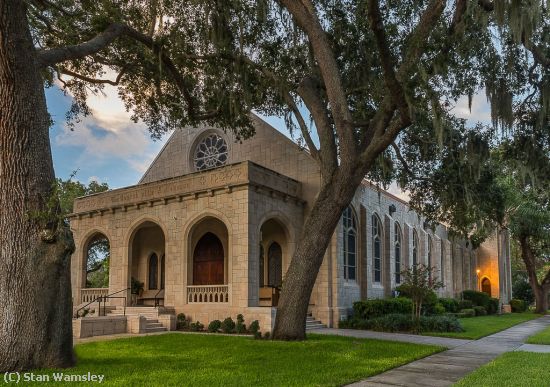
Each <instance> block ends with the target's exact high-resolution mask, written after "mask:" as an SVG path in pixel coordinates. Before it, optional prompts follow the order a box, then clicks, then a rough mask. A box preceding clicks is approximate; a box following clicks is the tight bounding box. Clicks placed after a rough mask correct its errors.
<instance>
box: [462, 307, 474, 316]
mask: <svg viewBox="0 0 550 387" xmlns="http://www.w3.org/2000/svg"><path fill="white" fill-rule="evenodd" d="M459 314H460V315H461V316H460V317H475V316H476V311H475V310H474V309H473V308H468V309H462V310H461V311H460V313H459Z"/></svg>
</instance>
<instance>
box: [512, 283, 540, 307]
mask: <svg viewBox="0 0 550 387" xmlns="http://www.w3.org/2000/svg"><path fill="white" fill-rule="evenodd" d="M512 293H513V294H514V297H515V298H516V299H518V300H523V301H525V302H526V303H527V305H530V304H532V303H533V302H535V294H534V293H533V288H531V285H529V282H527V280H525V279H524V278H518V279H517V280H516V281H515V282H514V283H513V284H512Z"/></svg>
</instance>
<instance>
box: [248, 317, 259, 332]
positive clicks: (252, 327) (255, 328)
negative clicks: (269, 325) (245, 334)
mask: <svg viewBox="0 0 550 387" xmlns="http://www.w3.org/2000/svg"><path fill="white" fill-rule="evenodd" d="M248 331H249V332H250V333H252V334H254V335H256V333H258V332H259V331H260V322H259V321H258V320H254V321H252V322H251V323H250V325H249V326H248Z"/></svg>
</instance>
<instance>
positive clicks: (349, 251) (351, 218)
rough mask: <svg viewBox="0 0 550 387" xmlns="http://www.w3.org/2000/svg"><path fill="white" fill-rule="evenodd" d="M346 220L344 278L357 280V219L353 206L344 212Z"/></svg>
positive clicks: (344, 220)
mask: <svg viewBox="0 0 550 387" xmlns="http://www.w3.org/2000/svg"><path fill="white" fill-rule="evenodd" d="M342 217H343V222H344V227H343V231H344V235H343V236H344V279H346V280H355V271H356V262H357V259H356V258H357V221H356V220H355V214H354V213H353V210H352V209H351V207H348V208H346V209H345V210H344V213H343V214H342Z"/></svg>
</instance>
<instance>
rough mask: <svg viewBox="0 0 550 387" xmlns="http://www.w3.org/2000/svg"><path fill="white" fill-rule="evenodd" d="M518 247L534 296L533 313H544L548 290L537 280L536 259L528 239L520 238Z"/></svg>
mask: <svg viewBox="0 0 550 387" xmlns="http://www.w3.org/2000/svg"><path fill="white" fill-rule="evenodd" d="M519 245H520V249H521V258H522V259H523V262H524V263H525V268H526V269H527V275H528V276H529V284H530V285H531V289H533V294H534V295H535V301H536V309H535V313H546V311H547V310H548V291H549V290H550V289H549V287H548V285H547V284H541V283H540V282H539V279H538V278H537V265H536V257H535V254H534V253H533V249H532V248H531V245H530V244H529V237H527V236H520V237H519Z"/></svg>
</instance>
